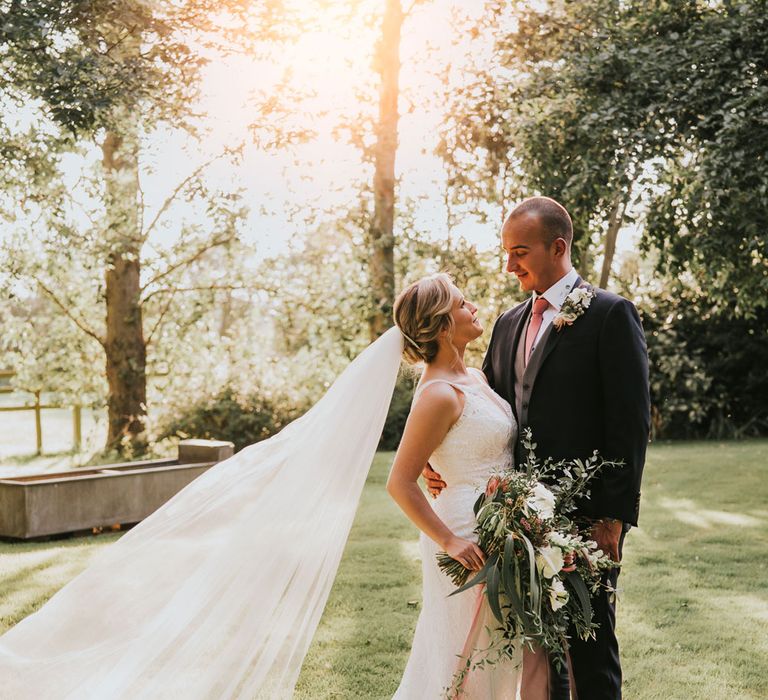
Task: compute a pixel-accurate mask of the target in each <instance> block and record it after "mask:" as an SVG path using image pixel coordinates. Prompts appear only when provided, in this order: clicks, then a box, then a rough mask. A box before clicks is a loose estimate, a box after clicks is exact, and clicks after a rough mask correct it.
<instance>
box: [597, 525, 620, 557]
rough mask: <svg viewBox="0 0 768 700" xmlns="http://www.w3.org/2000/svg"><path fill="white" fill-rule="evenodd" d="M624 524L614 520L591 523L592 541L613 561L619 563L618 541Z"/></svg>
mask: <svg viewBox="0 0 768 700" xmlns="http://www.w3.org/2000/svg"><path fill="white" fill-rule="evenodd" d="M623 526H624V524H623V523H622V522H621V520H616V519H615V518H600V519H599V520H595V521H594V522H593V523H592V539H593V540H594V541H595V542H597V546H598V547H599V548H600V549H602V550H603V551H604V552H605V553H606V554H607V555H608V556H609V557H610V558H611V559H613V561H616V562H618V561H621V558H620V556H619V540H620V539H621V531H622V528H623Z"/></svg>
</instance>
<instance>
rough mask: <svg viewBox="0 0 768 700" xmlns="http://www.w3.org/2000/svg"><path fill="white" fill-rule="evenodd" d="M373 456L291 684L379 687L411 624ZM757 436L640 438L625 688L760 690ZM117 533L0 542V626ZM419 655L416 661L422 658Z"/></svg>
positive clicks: (408, 532)
mask: <svg viewBox="0 0 768 700" xmlns="http://www.w3.org/2000/svg"><path fill="white" fill-rule="evenodd" d="M391 457H392V455H391V454H380V455H378V456H377V458H376V461H375V463H374V467H373V470H372V472H371V475H370V477H369V479H368V483H367V486H366V489H365V491H364V493H363V501H362V506H361V508H360V510H359V512H358V516H357V519H356V521H355V525H354V528H353V530H352V534H351V536H350V540H349V543H348V545H347V549H346V552H345V555H344V559H343V561H342V565H341V568H340V570H339V574H338V577H337V580H336V583H335V585H334V588H333V591H332V593H331V597H330V600H329V602H328V606H327V608H326V611H325V614H324V616H323V619H322V621H321V623H320V627H319V628H318V631H317V634H316V637H315V640H314V643H313V645H312V648H311V650H310V653H309V655H308V656H307V659H306V661H305V664H304V668H303V671H302V674H301V677H300V679H299V684H298V687H297V691H296V697H297V698H301V699H302V700H309V699H312V700H319V699H321V698H344V699H347V698H389V697H391V695H392V693H393V692H394V690H395V688H396V687H397V683H398V680H399V678H400V674H401V673H402V670H403V668H404V666H405V661H406V658H407V655H408V649H409V646H410V642H411V636H412V634H413V629H414V626H415V624H416V617H417V615H418V610H419V604H418V601H419V597H420V581H419V579H420V571H419V561H418V557H417V549H416V530H415V529H414V528H413V527H412V526H411V525H410V523H409V522H408V521H407V520H406V519H405V517H404V516H402V515H401V514H400V512H399V510H398V509H397V507H396V506H395V505H394V504H393V503H392V502H391V501H390V499H389V497H388V496H387V494H386V492H385V490H384V481H385V479H386V475H387V471H388V469H389V464H390V462H391ZM767 482H768V440H753V441H745V442H739V443H733V442H732V443H717V442H711V443H710V442H707V443H704V442H695V443H678V444H670V445H664V444H662V445H654V446H653V447H652V448H651V450H650V452H649V456H648V464H647V466H646V473H645V478H644V484H643V501H642V512H641V527H640V528H639V529H634V530H632V531H631V532H630V534H629V536H628V538H627V541H626V544H625V550H624V554H625V559H624V564H625V570H624V572H623V573H622V575H621V577H620V579H619V582H620V585H621V588H622V591H621V596H620V601H619V612H618V620H619V638H620V642H621V646H622V656H623V666H624V696H625V698H626V699H627V700H656V699H658V700H661V699H662V698H663V699H664V700H697V699H700V700H713V699H716V700H729V699H733V700H747V699H750V698H752V699H758V698H766V697H768V586H767V585H766V583H765V580H766V575H768V570H767V569H766V552H768V483H767ZM116 537H119V535H115V534H109V535H101V536H99V537H96V538H78V539H71V540H64V541H54V542H41V543H34V544H9V543H0V631H2V630H5V629H7V628H8V627H9V626H10V625H12V624H14V623H15V622H16V621H18V620H20V619H22V618H23V617H24V616H25V615H28V614H29V613H30V612H32V611H33V610H35V609H36V608H37V607H38V606H39V605H41V604H42V603H43V602H44V601H45V600H46V599H47V598H48V597H49V596H50V595H51V594H52V593H53V592H54V591H55V590H57V589H58V588H59V587H61V586H62V585H63V584H64V583H65V582H66V581H68V580H69V579H70V578H71V577H73V576H74V575H75V574H76V573H77V572H78V571H79V570H81V569H82V568H83V567H84V566H85V565H86V564H87V562H88V560H89V558H90V557H91V556H92V554H93V553H94V552H95V551H96V549H97V548H98V547H100V546H103V545H104V544H106V543H108V542H110V541H114V539H116ZM427 671H428V669H425V672H427Z"/></svg>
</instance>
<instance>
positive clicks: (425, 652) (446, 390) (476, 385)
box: [387, 274, 548, 700]
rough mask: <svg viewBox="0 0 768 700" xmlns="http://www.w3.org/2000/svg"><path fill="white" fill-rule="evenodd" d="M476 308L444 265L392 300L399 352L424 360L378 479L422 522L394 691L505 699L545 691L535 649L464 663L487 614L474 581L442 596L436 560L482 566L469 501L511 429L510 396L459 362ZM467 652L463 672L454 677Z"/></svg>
mask: <svg viewBox="0 0 768 700" xmlns="http://www.w3.org/2000/svg"><path fill="white" fill-rule="evenodd" d="M476 312H477V309H476V307H475V306H474V305H473V304H471V303H470V302H469V301H467V300H466V299H464V297H463V295H462V294H461V292H460V291H459V290H458V289H457V288H456V286H455V285H454V284H453V283H452V282H451V280H450V278H449V277H448V276H447V275H445V274H438V275H434V276H432V277H427V278H424V279H422V280H419V281H418V282H416V283H414V284H412V285H411V286H410V287H408V288H407V289H405V290H404V291H403V292H402V293H401V294H400V296H399V297H398V298H397V300H396V302H395V323H396V324H397V326H398V327H399V328H400V330H401V331H402V333H403V336H404V338H405V341H406V345H405V350H404V354H405V357H406V359H407V360H408V361H410V362H412V363H423V364H424V365H425V369H424V373H423V374H422V376H421V380H420V382H419V385H418V387H417V388H416V392H415V395H414V400H413V406H412V408H411V413H410V415H409V417H408V422H407V423H406V426H405V431H404V433H403V438H402V440H401V442H400V447H399V448H398V451H397V454H396V455H395V460H394V463H393V465H392V471H391V473H390V476H389V481H388V483H387V490H388V491H389V493H390V495H391V496H392V497H393V498H394V499H395V501H396V502H397V503H398V505H399V506H400V507H401V508H402V509H403V511H404V512H405V514H406V515H407V516H408V517H409V518H410V519H411V520H412V521H413V522H414V523H415V524H416V525H417V526H418V528H419V529H420V530H421V537H420V541H419V545H420V550H421V559H422V576H423V607H422V610H421V614H420V616H419V620H418V623H417V626H416V634H415V637H414V641H413V646H412V649H411V655H410V658H409V660H408V665H407V667H406V670H405V674H404V676H403V678H402V681H401V683H400V687H399V688H398V690H397V693H396V694H395V699H396V700H411V699H412V700H422V699H427V698H429V699H431V698H439V697H446V696H448V697H457V696H458V697H466V698H472V699H475V698H476V699H478V700H481V699H482V700H485V699H491V698H498V699H499V700H501V699H502V698H503V699H505V700H506V699H511V698H519V697H521V695H520V693H521V691H522V693H523V695H522V697H524V698H526V699H531V700H533V699H534V698H541V699H542V700H545V699H546V698H547V697H548V685H547V676H548V671H547V665H546V662H545V660H544V657H543V654H541V653H539V654H532V653H526V654H525V665H524V666H523V655H524V654H523V650H522V649H519V650H518V654H517V658H514V659H509V660H505V661H504V662H502V663H499V664H497V665H493V666H490V667H487V668H479V669H475V668H473V665H472V663H471V657H472V653H473V652H474V653H475V657H476V656H477V654H480V655H482V651H483V650H484V649H487V648H488V647H489V646H490V645H491V644H492V642H493V628H494V627H495V626H496V625H495V621H494V619H493V617H492V615H491V614H490V610H489V607H488V605H487V603H485V600H484V594H483V591H482V589H481V588H480V587H476V588H471V589H469V590H467V591H464V592H463V593H460V594H459V595H457V596H455V597H450V598H449V597H448V596H449V595H450V594H451V592H452V591H453V590H455V587H454V585H453V584H452V583H451V581H450V579H449V578H448V577H447V576H446V575H445V574H444V573H443V572H442V571H440V569H439V568H438V565H437V559H436V555H437V553H438V552H439V551H441V550H442V551H445V552H447V553H448V554H450V555H451V557H453V558H454V559H456V560H458V561H459V562H461V563H462V564H463V565H464V566H465V567H467V568H468V569H471V570H479V569H480V568H481V567H482V565H483V563H484V561H485V554H484V553H483V551H482V550H481V549H480V548H479V547H478V546H477V544H475V542H476V539H477V538H476V536H475V534H474V532H473V529H474V526H475V517H474V512H473V504H474V502H475V501H476V500H477V496H478V493H479V492H480V491H482V489H484V488H485V485H486V483H487V482H488V479H489V477H490V476H491V474H492V473H494V472H496V471H498V470H501V469H508V468H510V467H511V466H512V460H513V457H512V447H513V445H514V442H515V439H516V435H517V426H516V424H515V419H514V417H513V413H512V408H511V406H510V405H509V403H507V402H506V401H505V400H504V399H502V398H501V397H500V396H498V394H496V393H495V392H494V391H493V390H492V389H491V388H490V387H489V386H488V383H487V381H486V379H485V375H484V374H483V373H482V372H481V371H480V370H477V369H474V368H467V367H466V366H465V364H464V349H465V347H466V346H467V344H468V343H470V342H471V341H473V340H475V339H476V338H478V337H479V336H480V335H481V334H482V332H483V329H482V327H481V326H480V323H479V322H478V320H477V318H476V316H475V314H476ZM428 460H429V462H430V463H431V465H432V466H433V467H434V468H435V470H436V471H437V472H439V473H440V474H441V475H442V476H443V478H445V480H446V482H447V486H446V488H444V489H443V491H442V493H441V494H440V497H439V498H438V499H437V501H436V502H435V505H434V507H431V506H430V504H429V502H428V501H427V499H426V497H425V496H424V493H423V492H422V490H421V489H420V488H419V486H418V484H417V479H418V477H419V475H420V474H421V471H422V469H423V467H424V465H425V463H426V462H427V461H428ZM475 660H477V658H475ZM468 662H469V669H470V670H469V673H467V674H465V675H464V677H463V682H462V683H461V684H460V685H459V686H458V687H456V686H454V677H455V676H456V674H457V673H458V672H459V671H460V670H461V669H462V668H465V667H467V665H468ZM522 669H524V670H525V673H524V674H523V672H522ZM458 677H459V678H461V676H458ZM521 686H522V687H521Z"/></svg>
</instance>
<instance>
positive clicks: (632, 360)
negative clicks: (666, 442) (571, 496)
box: [593, 299, 650, 525]
mask: <svg viewBox="0 0 768 700" xmlns="http://www.w3.org/2000/svg"><path fill="white" fill-rule="evenodd" d="M599 353H600V358H599V359H600V373H601V380H602V382H601V383H602V391H603V408H604V413H603V415H604V421H605V427H604V434H605V444H604V451H603V454H602V455H601V456H602V457H604V458H605V459H611V460H623V461H624V466H622V467H607V468H606V469H605V471H604V472H603V474H602V475H601V478H600V485H599V487H598V488H597V489H595V490H596V491H597V493H595V494H593V498H594V501H593V504H594V506H595V509H596V511H597V513H598V514H599V515H600V516H602V517H608V518H616V519H618V520H621V521H623V522H625V523H629V524H631V525H637V518H638V513H639V509H640V481H641V479H642V475H643V465H644V464H645V451H646V447H647V445H648V436H649V431H650V396H649V386H648V352H647V349H646V344H645V334H644V333H643V327H642V324H641V322H640V316H639V315H638V313H637V309H636V308H635V305H634V304H633V303H632V302H630V301H628V300H627V299H618V300H617V301H616V302H615V303H614V304H613V306H612V307H611V308H610V309H609V310H608V313H607V314H606V317H605V320H604V322H603V327H602V330H601V332H600V344H599Z"/></svg>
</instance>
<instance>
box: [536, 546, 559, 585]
mask: <svg viewBox="0 0 768 700" xmlns="http://www.w3.org/2000/svg"><path fill="white" fill-rule="evenodd" d="M564 563H565V560H564V559H563V550H562V549H560V547H550V546H549V545H547V546H546V547H541V548H540V549H539V553H538V554H537V555H536V567H537V568H538V570H539V572H541V575H542V576H543V577H544V578H552V577H553V576H554V575H555V574H557V573H558V571H560V569H562V568H563V564H564Z"/></svg>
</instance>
